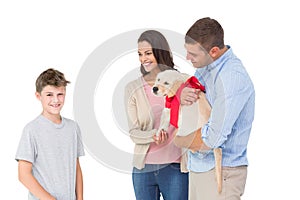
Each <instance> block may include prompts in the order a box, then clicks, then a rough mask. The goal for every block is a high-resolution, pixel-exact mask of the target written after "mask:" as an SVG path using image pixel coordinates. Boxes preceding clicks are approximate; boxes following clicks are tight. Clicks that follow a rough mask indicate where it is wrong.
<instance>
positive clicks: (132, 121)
mask: <svg viewBox="0 0 300 200" xmlns="http://www.w3.org/2000/svg"><path fill="white" fill-rule="evenodd" d="M125 107H126V113H127V120H128V127H129V134H130V138H131V139H132V141H133V142H134V143H135V147H134V157H133V166H134V167H136V168H138V169H142V168H144V167H145V157H146V154H147V151H148V149H149V146H150V143H151V142H154V140H153V138H152V136H153V135H154V134H155V133H156V129H153V123H154V116H153V113H152V111H151V106H150V104H149V101H148V98H147V96H146V93H145V90H144V85H143V81H142V77H140V78H138V79H136V80H134V81H132V82H130V83H128V84H127V85H126V87H125ZM186 160H187V156H186V153H183V155H182V156H181V171H182V172H187V168H186V164H187V162H186Z"/></svg>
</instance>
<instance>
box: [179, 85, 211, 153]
mask: <svg viewBox="0 0 300 200" xmlns="http://www.w3.org/2000/svg"><path fill="white" fill-rule="evenodd" d="M196 93H199V94H198V95H197V94H196ZM196 100H198V103H199V106H200V110H201V115H202V116H203V118H204V121H205V123H207V121H208V119H209V117H210V113H211V107H210V104H209V103H208V101H207V99H206V97H205V94H204V93H203V92H200V91H198V90H195V89H192V88H187V87H186V88H184V89H183V90H182V93H181V102H182V103H181V104H182V106H189V105H190V103H194V101H196ZM201 131H202V129H201V128H199V129H198V130H196V131H195V132H193V133H191V134H189V135H187V136H176V137H175V139H174V143H175V145H176V146H178V147H183V148H188V149H190V150H191V151H193V152H196V151H199V150H201V151H205V150H209V149H210V148H209V147H208V146H207V145H206V144H205V143H204V142H203V140H202V133H201Z"/></svg>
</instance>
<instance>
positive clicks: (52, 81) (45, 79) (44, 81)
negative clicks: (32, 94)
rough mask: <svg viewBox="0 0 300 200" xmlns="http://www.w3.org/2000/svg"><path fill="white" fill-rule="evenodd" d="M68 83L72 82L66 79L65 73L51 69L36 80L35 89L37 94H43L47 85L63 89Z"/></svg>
mask: <svg viewBox="0 0 300 200" xmlns="http://www.w3.org/2000/svg"><path fill="white" fill-rule="evenodd" d="M68 83H70V81H67V80H66V79H65V76H64V74H63V73H61V72H60V71H58V70H55V69H53V68H49V69H47V70H45V71H44V72H42V73H41V74H40V75H39V77H38V78H37V79H36V82H35V87H36V92H38V93H41V92H42V90H43V88H44V87H46V86H47V85H51V86H55V87H61V86H67V84H68Z"/></svg>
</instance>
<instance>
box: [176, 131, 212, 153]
mask: <svg viewBox="0 0 300 200" xmlns="http://www.w3.org/2000/svg"><path fill="white" fill-rule="evenodd" d="M174 143H175V145H176V146H178V147H181V148H188V149H190V150H191V151H192V152H196V151H199V150H201V151H207V150H210V148H209V147H208V146H206V144H205V143H204V142H203V140H202V134H201V128H200V129H198V130H196V131H195V132H193V133H191V134H189V135H187V136H175V138H174Z"/></svg>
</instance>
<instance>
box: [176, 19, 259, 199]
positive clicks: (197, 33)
mask: <svg viewBox="0 0 300 200" xmlns="http://www.w3.org/2000/svg"><path fill="white" fill-rule="evenodd" d="M185 48H186V50H187V56H186V57H187V60H190V61H191V63H192V64H193V66H194V67H195V68H196V69H197V70H196V72H195V76H196V77H197V78H198V80H199V81H200V82H201V83H202V84H203V85H204V86H205V89H206V95H205V96H206V98H207V100H208V101H209V103H210V105H211V108H212V109H211V113H210V115H208V116H207V119H208V122H207V123H206V124H205V125H204V126H203V127H202V128H201V129H200V130H198V131H196V132H195V133H192V134H190V135H188V136H185V137H179V136H177V138H176V140H177V142H176V143H177V144H179V146H181V147H188V148H189V149H190V150H191V151H189V155H188V159H189V161H188V169H189V171H190V173H189V174H190V175H189V176H190V177H189V199H190V200H217V199H226V200H228V199H230V200H233V199H240V197H241V196H242V194H243V192H244V188H245V184H246V178H247V166H248V160H247V144H248V140H249V136H250V131H251V127H252V122H253V119H254V102H255V91H254V86H253V84H252V81H251V79H250V77H249V75H248V73H247V72H246V70H245V68H244V66H243V64H242V62H241V61H240V60H239V59H238V58H237V57H236V56H235V54H234V53H233V51H232V48H231V47H230V46H228V45H224V31H223V28H222V27H221V25H220V24H219V23H218V22H217V21H216V20H214V19H211V18H202V19H199V20H198V21H196V22H195V23H194V24H193V25H192V26H191V28H190V29H189V30H188V31H187V33H186V36H185ZM198 94H199V91H197V90H196V89H192V88H184V89H183V90H182V93H181V104H182V105H183V106H188V105H190V104H192V103H193V102H195V101H196V100H197V99H198V98H205V96H204V95H203V94H202V95H198ZM214 148H221V149H222V152H223V158H222V174H223V177H222V185H223V188H222V192H221V193H220V194H219V193H218V192H217V183H216V179H215V173H214V167H215V162H214V156H213V151H212V149H214Z"/></svg>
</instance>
